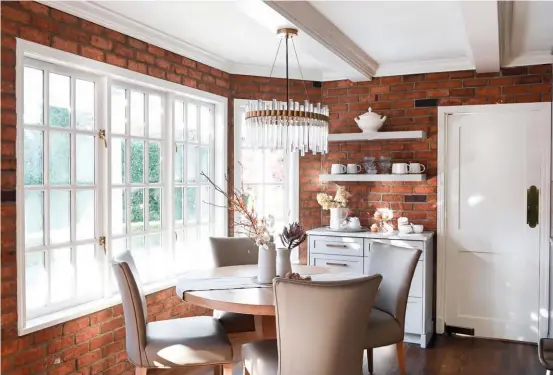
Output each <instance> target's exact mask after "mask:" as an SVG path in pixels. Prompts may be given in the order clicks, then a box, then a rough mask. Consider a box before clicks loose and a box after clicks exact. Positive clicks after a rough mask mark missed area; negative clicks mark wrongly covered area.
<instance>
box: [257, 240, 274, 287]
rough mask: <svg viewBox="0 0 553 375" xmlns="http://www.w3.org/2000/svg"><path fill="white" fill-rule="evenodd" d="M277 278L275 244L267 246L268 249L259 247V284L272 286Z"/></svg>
mask: <svg viewBox="0 0 553 375" xmlns="http://www.w3.org/2000/svg"><path fill="white" fill-rule="evenodd" d="M275 276H276V251H275V244H274V243H271V244H268V245H267V248H265V247H263V246H259V257H258V258H257V282H258V283H260V284H270V283H272V282H273V279H274V278H275Z"/></svg>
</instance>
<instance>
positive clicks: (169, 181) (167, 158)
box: [160, 93, 177, 270]
mask: <svg viewBox="0 0 553 375" xmlns="http://www.w3.org/2000/svg"><path fill="white" fill-rule="evenodd" d="M162 100H164V102H163V109H164V110H163V114H162V121H161V137H162V139H161V143H160V149H161V150H160V156H161V160H162V162H161V166H160V171H161V182H162V184H163V189H162V193H161V201H162V212H161V226H162V228H163V225H164V224H165V225H167V227H166V230H165V235H164V236H165V238H164V243H165V244H168V245H169V246H164V247H166V248H168V249H169V253H170V257H169V259H171V261H172V263H173V264H174V262H175V260H176V250H175V248H176V240H175V233H176V232H175V222H174V215H173V199H174V198H175V197H174V191H175V171H174V168H173V165H174V162H173V161H174V159H175V154H176V152H175V147H174V145H176V144H174V143H173V138H174V134H175V124H174V117H173V112H174V107H175V105H176V103H175V96H174V95H172V94H169V93H168V94H165V95H164V96H162ZM164 171H165V172H164ZM163 203H164V204H163ZM176 268H177V267H173V269H174V270H176Z"/></svg>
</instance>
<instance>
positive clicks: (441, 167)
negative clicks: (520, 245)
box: [436, 103, 552, 337]
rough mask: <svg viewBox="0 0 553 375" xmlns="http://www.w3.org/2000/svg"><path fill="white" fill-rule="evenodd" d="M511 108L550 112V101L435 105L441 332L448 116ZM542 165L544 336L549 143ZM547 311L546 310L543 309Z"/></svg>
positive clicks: (440, 324)
mask: <svg viewBox="0 0 553 375" xmlns="http://www.w3.org/2000/svg"><path fill="white" fill-rule="evenodd" d="M505 110H511V111H548V112H551V103H523V104H502V105H496V104H489V105H467V106H451V107H438V175H437V177H438V200H437V206H438V221H437V245H438V248H437V250H436V255H437V269H436V281H437V285H436V332H437V333H438V334H442V333H444V328H445V327H444V326H445V306H446V259H445V256H446V253H445V245H446V235H445V234H446V219H447V211H446V207H445V201H446V199H445V197H446V196H445V194H446V186H445V174H446V172H447V171H446V147H447V145H446V139H447V138H446V137H447V116H449V115H451V114H456V113H486V112H500V111H505ZM545 136H546V137H547V138H548V139H551V128H549V134H544V137H545ZM544 158H545V163H544V164H545V167H544V169H543V170H542V171H541V175H542V185H543V186H546V188H545V189H543V190H542V191H543V192H548V193H547V194H545V193H544V194H542V196H541V198H540V199H541V201H542V202H543V203H541V205H542V207H543V209H542V210H541V213H540V219H539V220H540V224H541V228H542V230H541V232H540V262H539V263H540V266H539V267H540V270H539V272H540V275H539V285H540V286H539V288H540V291H539V308H540V314H538V315H539V321H538V330H539V336H540V337H545V336H547V333H548V329H549V311H550V309H549V302H550V301H549V299H550V298H549V288H550V285H549V276H550V269H549V267H550V262H551V259H550V240H549V239H550V221H551V218H550V211H551V206H550V200H551V196H550V191H551V189H550V186H551V163H552V162H551V147H549V148H548V149H547V150H546V154H545V155H544ZM543 312H546V313H543Z"/></svg>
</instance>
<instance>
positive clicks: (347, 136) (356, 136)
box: [328, 130, 426, 142]
mask: <svg viewBox="0 0 553 375" xmlns="http://www.w3.org/2000/svg"><path fill="white" fill-rule="evenodd" d="M424 138H426V132H425V131H424V130H411V131H404V132H370V133H342V134H329V135H328V141H329V142H339V141H373V140H386V139H424Z"/></svg>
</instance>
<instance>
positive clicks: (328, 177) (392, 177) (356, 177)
mask: <svg viewBox="0 0 553 375" xmlns="http://www.w3.org/2000/svg"><path fill="white" fill-rule="evenodd" d="M319 181H321V182H327V181H346V182H353V181H363V182H366V181H426V175H425V174H414V173H413V174H366V173H356V174H346V173H344V174H320V175H319Z"/></svg>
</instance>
